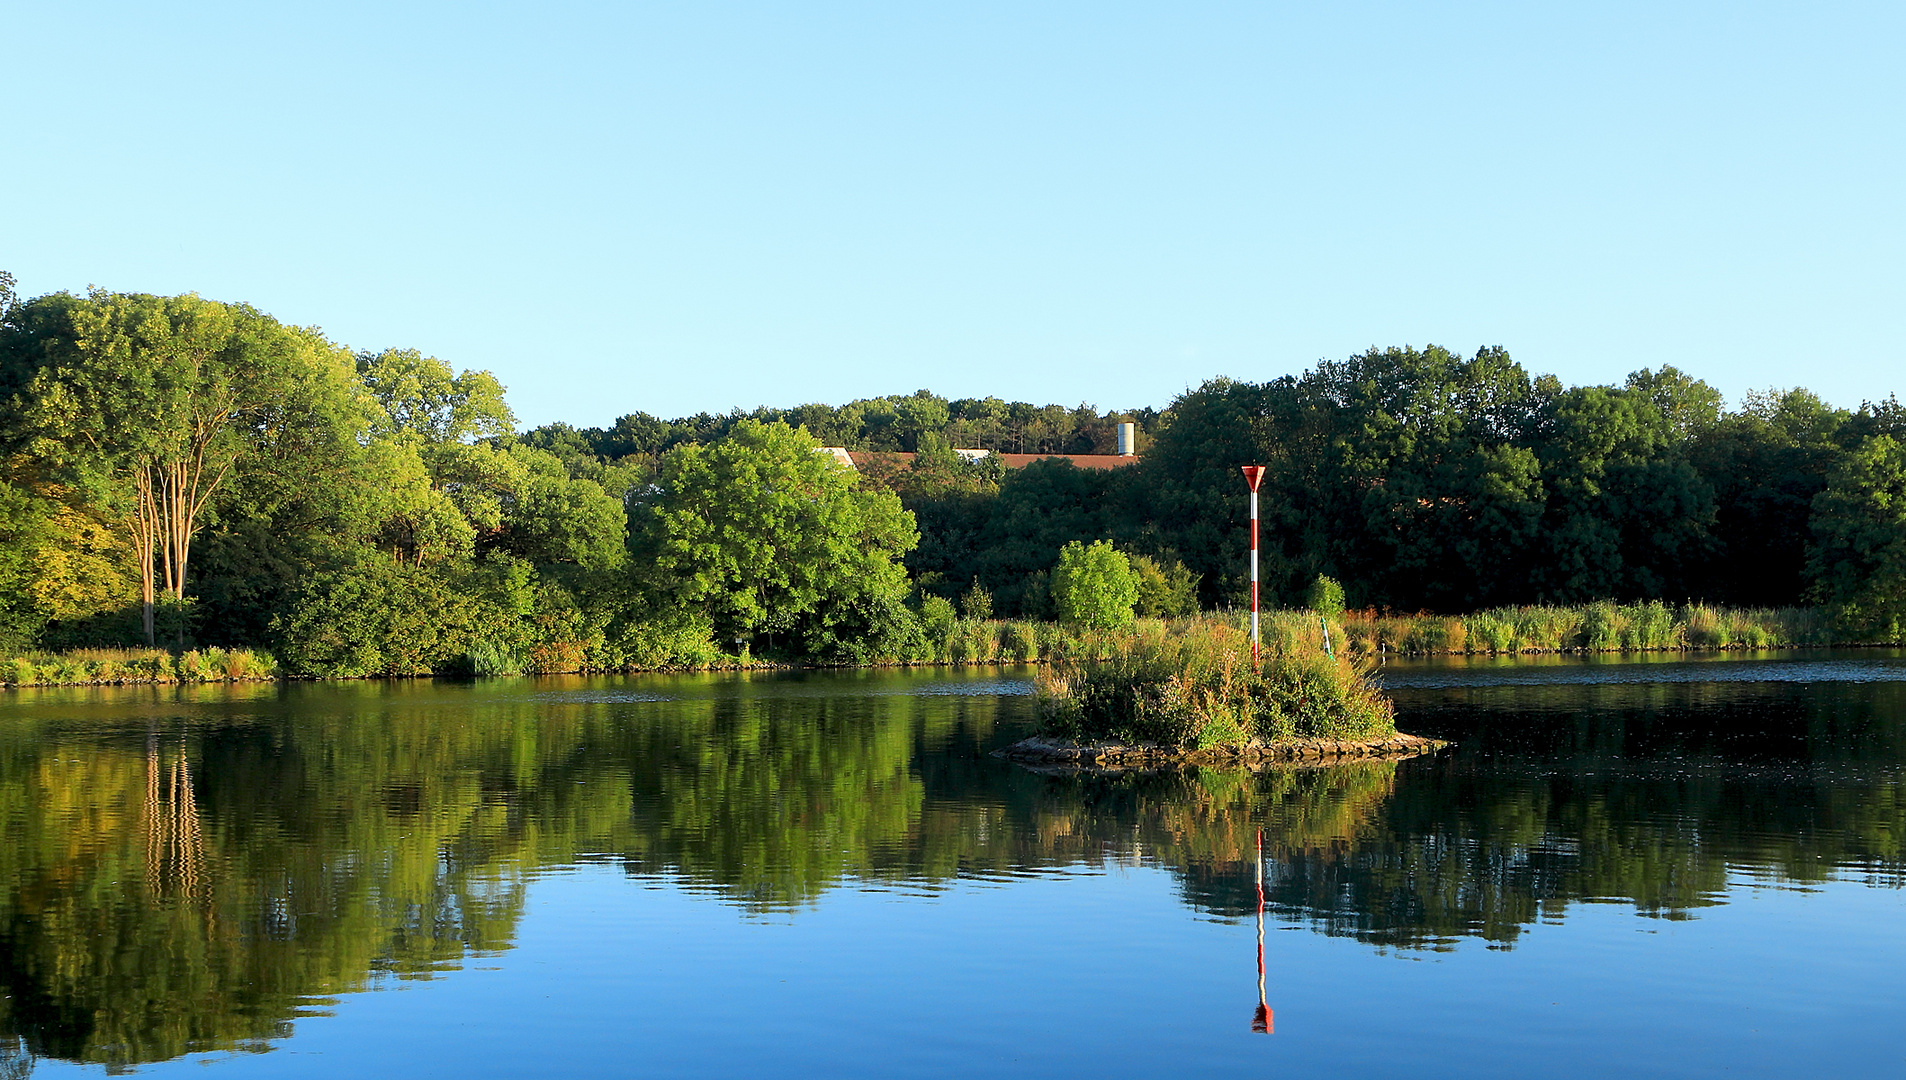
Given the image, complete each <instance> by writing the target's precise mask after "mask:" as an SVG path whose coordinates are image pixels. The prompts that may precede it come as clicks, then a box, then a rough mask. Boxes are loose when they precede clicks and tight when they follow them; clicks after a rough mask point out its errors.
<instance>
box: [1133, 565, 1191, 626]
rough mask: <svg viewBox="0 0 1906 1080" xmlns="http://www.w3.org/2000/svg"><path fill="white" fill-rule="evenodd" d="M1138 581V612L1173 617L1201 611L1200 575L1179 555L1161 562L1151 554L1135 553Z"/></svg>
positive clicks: (1134, 569) (1158, 616)
mask: <svg viewBox="0 0 1906 1080" xmlns="http://www.w3.org/2000/svg"><path fill="white" fill-rule="evenodd" d="M1131 562H1132V573H1133V575H1134V576H1135V577H1136V578H1137V581H1138V603H1137V607H1136V610H1137V612H1138V616H1139V617H1140V618H1144V619H1170V618H1178V617H1180V616H1184V615H1195V614H1197V611H1198V575H1196V574H1194V573H1192V572H1191V570H1190V569H1189V568H1187V567H1186V566H1185V564H1183V563H1181V562H1179V561H1178V560H1176V559H1171V560H1169V561H1167V562H1164V563H1160V562H1159V561H1158V560H1156V559H1153V558H1151V557H1150V556H1148V555H1134V556H1132V557H1131Z"/></svg>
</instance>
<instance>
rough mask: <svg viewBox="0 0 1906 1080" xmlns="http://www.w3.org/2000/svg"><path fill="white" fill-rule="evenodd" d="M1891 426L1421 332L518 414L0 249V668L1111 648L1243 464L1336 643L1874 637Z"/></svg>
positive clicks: (1902, 552)
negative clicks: (1145, 376) (879, 392)
mask: <svg viewBox="0 0 1906 1080" xmlns="http://www.w3.org/2000/svg"><path fill="white" fill-rule="evenodd" d="M630 393H631V395H632V396H633V395H636V394H638V393H639V388H632V389H631V390H630ZM634 404H637V402H633V401H632V402H631V405H634ZM1123 422H1130V423H1133V424H1135V425H1136V427H1137V431H1138V441H1139V449H1140V455H1139V458H1138V460H1137V462H1136V463H1134V464H1132V465H1129V466H1126V467H1122V468H1115V469H1087V468H1080V467H1076V466H1074V465H1073V464H1072V463H1070V462H1069V461H1068V460H1066V459H1065V458H1064V457H1052V458H1048V459H1045V460H1040V461H1036V462H1034V463H1033V464H1031V465H1028V466H1026V467H1023V468H1016V469H1007V468H1005V467H1004V464H1003V462H1002V460H1001V459H1000V457H999V456H997V455H994V456H991V457H988V458H984V459H982V460H979V461H977V462H974V461H969V460H968V457H967V456H964V455H960V454H956V453H954V449H955V448H961V449H986V450H994V451H999V452H1001V453H1026V454H1044V455H1065V454H1084V453H1106V452H1110V451H1112V450H1113V449H1114V446H1115V429H1116V426H1117V425H1118V424H1119V423H1123ZM1902 440H1906V409H1902V407H1901V406H1900V404H1899V403H1898V401H1897V400H1895V399H1893V398H1891V397H1889V398H1886V399H1885V400H1881V401H1875V402H1869V403H1867V404H1864V405H1862V406H1861V407H1860V408H1858V409H1856V410H1848V409H1842V408H1836V407H1833V406H1830V405H1828V404H1826V403H1825V402H1823V401H1821V400H1820V399H1819V398H1818V397H1816V396H1815V395H1813V394H1811V393H1809V392H1807V391H1805V390H1800V389H1789V390H1772V391H1767V392H1765V393H1759V394H1753V395H1750V396H1749V397H1748V398H1747V400H1746V401H1745V402H1744V403H1743V404H1742V405H1741V406H1740V407H1739V408H1738V409H1732V410H1730V409H1728V408H1726V407H1724V404H1723V401H1722V398H1721V395H1720V394H1719V393H1718V392H1717V391H1715V390H1714V389H1713V388H1712V387H1710V386H1708V385H1707V384H1705V383H1703V382H1701V381H1700V380H1699V379H1697V378H1694V377H1693V376H1691V375H1688V374H1685V373H1683V372H1681V371H1679V370H1677V369H1675V368H1672V367H1662V368H1660V369H1657V370H1652V371H1638V372H1636V373H1634V374H1633V375H1631V376H1629V377H1628V379H1627V380H1626V381H1625V383H1623V384H1622V385H1620V386H1577V387H1567V386H1564V385H1562V384H1561V383H1560V382H1559V381H1558V380H1556V379H1554V378H1553V377H1550V376H1540V375H1531V374H1529V373H1528V372H1526V371H1525V370H1524V369H1523V368H1522V367H1521V366H1520V365H1519V364H1517V363H1516V362H1514V361H1513V360H1511V359H1510V357H1509V355H1508V354H1507V353H1506V352H1505V351H1503V350H1501V349H1496V348H1487V349H1482V350H1480V351H1478V352H1477V353H1476V354H1475V355H1474V356H1471V357H1463V356H1459V355H1456V354H1453V353H1450V352H1448V351H1446V350H1443V349H1440V348H1433V347H1432V348H1423V349H1416V348H1387V349H1374V348H1373V349H1371V350H1369V351H1367V352H1365V353H1363V354H1360V355H1357V356H1353V357H1350V358H1347V359H1343V360H1332V361H1325V362H1321V363H1319V364H1317V365H1316V366H1315V367H1313V368H1312V369H1310V370H1309V371H1306V372H1304V373H1303V374H1301V375H1294V376H1284V377H1280V378H1275V379H1271V380H1269V381H1266V382H1261V383H1254V382H1248V381H1237V380H1232V379H1223V378H1220V379H1213V380H1211V381H1208V382H1206V383H1204V384H1203V385H1201V386H1198V387H1197V388H1195V389H1193V390H1190V391H1188V392H1186V393H1184V394H1182V395H1180V396H1179V397H1178V398H1177V399H1176V400H1174V401H1173V402H1171V403H1170V405H1169V407H1167V408H1164V409H1162V410H1159V409H1149V408H1147V409H1137V410H1123V411H1099V410H1097V409H1095V408H1092V407H1088V406H1083V405H1081V406H1078V407H1072V408H1067V407H1062V406H1056V405H1050V406H1034V405H1031V404H1027V403H1024V402H1011V401H1006V400H1004V399H1000V398H983V399H960V400H948V399H945V398H942V397H938V396H936V395H934V394H931V393H928V392H926V391H920V392H918V393H915V394H911V395H902V396H892V397H879V398H868V399H864V400H860V401H854V402H849V403H847V404H845V405H839V406H830V405H822V404H808V405H800V406H796V407H792V408H765V407H764V408H760V409H756V410H754V411H753V412H748V413H743V412H739V411H737V412H734V413H729V414H723V415H714V414H707V413H704V414H699V415H696V416H692V417H683V418H677V419H661V418H658V417H655V416H651V415H649V414H647V413H643V412H639V411H632V412H630V413H628V414H626V415H623V416H622V417H621V418H620V419H618V420H617V421H616V422H615V423H614V424H612V425H609V426H607V427H600V428H578V427H573V426H570V425H566V424H548V425H544V426H541V427H537V428H533V429H529V430H522V429H520V428H519V426H518V424H517V423H516V419H515V417H514V415H513V413H512V412H511V410H510V407H509V405H508V403H507V401H506V399H505V394H504V388H503V387H502V385H501V384H500V383H499V382H498V380H497V379H495V378H494V377H493V376H492V375H490V374H489V373H487V372H483V371H467V370H466V371H459V370H457V369H456V368H455V367H454V366H453V365H451V364H448V363H445V362H443V361H441V360H438V359H436V358H433V357H431V356H429V355H426V354H425V353H423V352H421V351H419V350H416V349H410V348H387V349H381V350H364V351H353V350H352V349H350V348H347V347H345V346H343V345H340V344H338V343H335V342H333V341H331V340H330V339H328V338H327V337H326V336H325V335H324V334H323V333H321V332H320V331H318V330H317V329H315V328H309V327H296V326H289V325H286V324H283V323H281V322H279V321H277V320H276V319H273V318H272V317H271V316H269V315H268V314H266V313H264V312H261V311H258V310H256V309H255V308H252V307H250V306H248V305H244V304H233V303H222V302H217V301H213V300H209V299H204V298H201V297H198V296H194V295H185V296H150V295H143V294H127V293H113V292H108V291H104V290H94V291H91V292H89V293H87V294H85V295H74V294H69V293H55V294H51V295H47V296H40V297H36V298H20V297H16V296H14V295H13V291H12V288H11V279H10V278H0V654H4V657H5V659H0V681H7V682H16V683H17V682H24V681H116V680H129V679H138V678H152V679H183V680H192V679H217V678H248V677H257V676H259V675H267V674H269V675H279V674H282V675H292V676H319V677H339V676H387V675H419V674H432V673H437V674H459V673H460V674H466V675H482V674H502V673H515V672H560V671H617V670H629V669H649V668H667V667H711V666H723V665H744V664H755V663H763V662H772V663H800V664H872V663H930V662H960V661H967V660H971V661H979V660H995V659H1005V660H1038V659H1045V660H1054V659H1067V658H1070V659H1075V660H1076V659H1077V658H1079V657H1082V656H1085V655H1087V653H1088V652H1089V651H1090V650H1092V649H1095V648H1096V649H1098V650H1099V651H1100V652H1103V653H1105V654H1106V655H1108V656H1109V657H1111V658H1112V659H1114V660H1115V661H1116V662H1117V663H1121V664H1129V665H1138V666H1143V665H1144V664H1148V663H1150V662H1151V660H1149V659H1145V658H1146V657H1151V656H1152V655H1153V652H1148V651H1147V650H1156V649H1158V648H1164V647H1165V646H1164V645H1163V644H1161V643H1164V642H1170V641H1179V642H1181V643H1182V642H1183V641H1189V640H1191V638H1190V637H1189V636H1186V635H1196V634H1206V635H1212V634H1217V633H1218V631H1217V630H1215V629H1212V628H1211V627H1210V626H1209V625H1207V624H1204V623H1195V624H1192V626H1193V628H1190V629H1185V630H1183V631H1157V632H1156V633H1154V632H1151V631H1147V633H1145V634H1138V633H1136V631H1133V630H1129V629H1126V628H1128V627H1132V626H1135V625H1137V624H1136V623H1134V621H1133V620H1135V619H1183V618H1185V617H1189V616H1198V615H1200V614H1201V613H1210V612H1224V611H1232V612H1235V611H1236V610H1237V609H1238V608H1239V607H1241V606H1242V604H1243V601H1244V599H1245V597H1246V596H1247V595H1248V593H1247V586H1246V578H1245V573H1244V569H1245V564H1244V560H1243V558H1242V554H1243V553H1242V551H1241V550H1240V544H1239V537H1240V536H1241V534H1242V529H1243V520H1242V515H1243V505H1244V500H1243V498H1242V491H1243V487H1242V484H1241V482H1240V481H1239V479H1238V477H1237V473H1236V467H1237V465H1238V464H1240V463H1244V462H1257V463H1261V464H1263V465H1265V466H1266V469H1267V472H1266V475H1265V479H1264V483H1263V498H1262V503H1263V507H1264V513H1265V528H1264V533H1263V535H1264V540H1265V550H1264V553H1263V566H1264V585H1263V593H1264V596H1265V599H1266V603H1267V606H1270V607H1280V606H1281V607H1291V608H1295V607H1299V606H1304V605H1309V606H1311V607H1318V606H1319V605H1321V607H1322V608H1323V609H1326V610H1325V611H1324V614H1325V615H1326V616H1327V617H1328V618H1330V619H1332V620H1334V623H1335V625H1337V626H1339V627H1340V631H1341V633H1342V634H1343V636H1344V641H1343V642H1342V643H1343V644H1347V645H1348V646H1349V649H1348V650H1347V651H1348V652H1349V653H1351V654H1357V653H1361V652H1366V651H1368V652H1375V653H1379V654H1381V653H1383V652H1385V651H1388V650H1400V651H1437V650H1444V651H1516V650H1523V649H1530V648H1538V649H1565V648H1626V647H1635V648H1648V647H1708V646H1731V645H1755V644H1770V645H1771V644H1822V643H1828V642H1881V641H1899V640H1900V639H1901V638H1902V637H1903V636H1906V446H1903V445H1902ZM822 446H838V447H847V448H850V449H852V450H856V451H867V452H873V453H879V452H886V453H887V457H885V458H881V459H872V460H869V461H868V462H867V464H866V465H865V467H863V468H861V469H859V470H855V469H850V468H847V467H845V466H844V465H842V464H841V463H840V462H838V461H837V459H836V458H835V457H833V456H831V455H827V454H821V453H817V452H816V450H817V449H818V448H819V447H822ZM901 455H912V456H911V457H903V456H901ZM1320 577H1327V578H1329V579H1331V580H1333V581H1337V582H1341V583H1342V584H1341V586H1340V591H1341V596H1340V597H1329V596H1325V597H1315V596H1312V595H1311V591H1312V588H1313V586H1315V584H1316V583H1317V581H1318V580H1319V578H1320ZM1339 605H1340V606H1342V607H1343V608H1345V609H1347V613H1346V614H1342V615H1341V616H1339V615H1338V614H1337V613H1336V611H1335V610H1329V609H1333V608H1334V607H1336V606H1339ZM1198 627H1202V629H1198ZM1160 634H1162V635H1164V636H1162V637H1161V636H1159V635H1160ZM1173 634H1178V635H1179V636H1178V637H1173V636H1172V635H1173ZM1172 647H1177V646H1175V645H1174V646H1172ZM86 650H93V651H90V652H89V651H86ZM126 650H132V651H130V652H128V651H126ZM141 650H151V651H141ZM1313 661H1315V657H1314V656H1312V657H1309V658H1307V659H1305V660H1304V662H1305V663H1311V662H1313ZM1280 662H1281V661H1280ZM1343 662H1346V663H1348V662H1351V659H1350V658H1349V657H1346V658H1345V659H1344V661H1343ZM87 665H91V666H90V667H89V666H87ZM141 665H144V666H143V667H142V666H141ZM148 669H150V670H148ZM89 673H90V674H89ZM1253 700H1257V699H1253ZM1255 722H1256V721H1255V720H1254V721H1253V723H1255Z"/></svg>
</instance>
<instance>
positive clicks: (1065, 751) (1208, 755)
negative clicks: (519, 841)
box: [993, 732, 1451, 771]
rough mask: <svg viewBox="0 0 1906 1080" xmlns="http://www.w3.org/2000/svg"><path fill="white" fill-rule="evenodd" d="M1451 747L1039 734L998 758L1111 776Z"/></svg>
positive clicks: (1415, 742) (1401, 741) (1412, 741)
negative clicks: (1184, 746)
mask: <svg viewBox="0 0 1906 1080" xmlns="http://www.w3.org/2000/svg"><path fill="white" fill-rule="evenodd" d="M1449 745H1451V744H1450V743H1449V742H1447V741H1445V740H1442V739H1426V738H1423V737H1422V736H1420V735H1405V734H1403V733H1401V732H1398V733H1397V734H1394V735H1382V736H1378V737H1376V738H1372V739H1292V740H1290V741H1288V742H1275V743H1263V742H1256V741H1252V742H1248V743H1241V744H1239V745H1236V746H1213V747H1208V748H1206V749H1202V750H1181V749H1178V748H1177V747H1172V746H1159V745H1157V744H1155V743H1075V742H1071V741H1068V740H1065V739H1051V738H1047V737H1045V736H1043V735H1035V736H1033V737H1032V738H1030V739H1021V740H1020V741H1019V742H1016V743H1014V744H1012V745H1011V746H1008V747H1006V748H1005V749H1003V750H995V751H993V756H994V757H1001V758H1005V759H1006V760H1008V761H1015V762H1018V763H1020V764H1022V765H1027V766H1032V767H1035V768H1039V769H1040V770H1041V771H1044V770H1045V769H1049V768H1055V767H1056V768H1059V769H1065V770H1074V769H1077V770H1093V771H1110V770H1118V769H1150V768H1157V767H1159V766H1163V765H1220V766H1233V767H1235V766H1246V767H1248V766H1254V765H1274V764H1282V763H1287V762H1289V763H1298V764H1330V763H1333V762H1337V761H1357V760H1369V759H1372V758H1383V759H1398V758H1412V757H1417V756H1420V755H1422V754H1431V753H1435V752H1436V751H1438V750H1441V749H1443V748H1444V747H1446V746H1449Z"/></svg>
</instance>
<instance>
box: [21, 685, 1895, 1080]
mask: <svg viewBox="0 0 1906 1080" xmlns="http://www.w3.org/2000/svg"><path fill="white" fill-rule="evenodd" d="M1029 678H1030V675H1029V673H1028V672H1025V671H1015V670H1010V669H968V670H964V671H933V672H911V673H908V672H876V673H866V672H857V673H844V674H806V675H777V676H753V677H744V676H703V677H696V676H684V677H654V678H622V679H580V678H577V679H543V680H528V679H524V680H491V681H485V682H482V683H477V684H455V683H392V684H382V683H360V684H327V685H293V686H285V687H278V686H256V687H239V688H204V689H151V688H144V689H140V688H133V689H118V690H47V691H19V692H11V693H7V694H5V695H4V696H0V1080H17V1078H20V1077H24V1076H27V1075H34V1076H49V1077H50V1076H58V1075H65V1074H69V1073H72V1072H75V1071H81V1072H91V1073H98V1072H101V1071H112V1072H121V1071H128V1070H136V1071H138V1072H141V1073H150V1074H155V1075H167V1074H184V1075H190V1076H195V1077H202V1076H207V1075H210V1076H224V1077H234V1078H235V1077H249V1076H313V1077H317V1076H325V1077H333V1076H345V1075H361V1076H386V1075H388V1076H396V1075H444V1076H469V1077H478V1076H484V1077H487V1076H498V1077H505V1076H508V1077H520V1076H554V1075H569V1074H578V1075H606V1076H620V1075H626V1076H650V1075H654V1076H744V1075H747V1076H757V1077H758V1076H801V1075H814V1076H881V1077H887V1076H895V1075H922V1076H954V1075H960V1076H970V1075H975V1074H1006V1073H1014V1074H1033V1073H1037V1074H1041V1075H1078V1076H1092V1077H1111V1076H1157V1075H1163V1074H1167V1073H1174V1074H1176V1073H1186V1072H1193V1071H1217V1072H1221V1073H1222V1074H1224V1075H1231V1076H1269V1075H1298V1076H1322V1075H1331V1076H1344V1075H1383V1076H1400V1075H1406V1074H1407V1075H1410V1076H1415V1077H1423V1076H1452V1077H1457V1076H1460V1077H1476V1076H1514V1077H1531V1076H1589V1075H1630V1076H1672V1077H1688V1076H1706V1075H1721V1074H1727V1075H1734V1076H1739V1075H1750V1076H1756V1075H1757V1076H1789V1075H1797V1074H1803V1073H1804V1074H1815V1075H1833V1074H1841V1075H1873V1076H1900V1075H1906V974H1903V973H1906V888H1903V887H1906V852H1902V843H1903V842H1906V798H1903V797H1902V795H1901V787H1900V781H1901V779H1902V774H1903V773H1906V655H1902V654H1901V653H1899V652H1881V651H1872V650H1867V651H1860V652H1850V653H1843V654H1827V653H1807V654H1784V655H1773V654H1769V655H1761V656H1748V657H1742V656H1738V655H1736V656H1731V657H1726V658H1718V657H1717V658H1699V659H1687V658H1682V657H1665V656H1658V657H1648V658H1645V659H1639V660H1637V659H1634V658H1629V659H1628V660H1626V661H1621V660H1611V659H1607V658H1595V659H1591V660H1584V659H1580V658H1553V659H1548V660H1539V661H1530V660H1521V661H1516V662H1500V661H1467V662H1465V661H1441V662H1433V663H1428V662H1426V663H1403V664H1392V665H1391V666H1390V667H1389V668H1387V669H1386V671H1385V679H1386V681H1387V683H1388V685H1389V686H1390V688H1391V689H1392V691H1393V693H1394V694H1395V696H1396V698H1397V701H1398V706H1399V726H1401V727H1402V728H1403V729H1404V730H1406V731H1412V732H1416V733H1418V734H1425V735H1436V736H1441V737H1444V738H1449V739H1454V740H1456V741H1457V743H1458V745H1457V747H1456V748H1455V749H1453V750H1451V751H1448V752H1445V753H1443V754H1440V755H1437V756H1435V757H1433V758H1424V759H1417V760H1412V761H1407V762H1403V763H1400V764H1398V763H1362V764H1351V765H1344V766H1339V767H1335V768H1328V769H1292V770H1276V771H1268V772H1262V773H1257V774H1251V773H1228V772H1211V771H1205V772H1197V771H1192V772H1185V773H1180V774H1169V775H1152V776H1146V777H1127V778H1104V777H1097V778H1093V777H1080V776H1045V775H1038V774H1035V773H1033V772H1029V771H1027V770H1025V769H1022V768H1019V767H1017V766H1014V765H1010V764H1007V763H1005V762H1002V761H999V760H998V759H995V758H992V757H990V756H989V753H988V752H989V751H990V750H992V749H994V748H996V747H999V746H1002V745H1005V744H1006V743H1009V742H1011V741H1013V740H1015V739H1017V738H1019V737H1021V736H1023V735H1024V734H1026V733H1027V728H1028V720H1029V712H1030V708H1029V706H1030V704H1031V702H1030V699H1029V698H1028V697H1027V696H1026V695H1027V694H1028V692H1029V689H1030V683H1029ZM1260 837H1261V850H1262V876H1261V878H1260V871H1259V865H1260V864H1259V850H1260ZM1260 880H1261V881H1262V892H1261V894H1260V885H1259V882H1260ZM1260 896H1261V900H1260ZM1260 910H1261V912H1262V915H1261V922H1260V914H1259V913H1260ZM1260 926H1261V929H1260ZM1260 941H1261V943H1262V958H1263V975H1262V981H1261V983H1260V975H1259V948H1260ZM1260 986H1261V992H1262V995H1263V1002H1264V1004H1265V1005H1266V1006H1267V1007H1268V1016H1265V1017H1264V1018H1263V1019H1264V1020H1265V1023H1263V1024H1262V1026H1264V1027H1266V1028H1268V1029H1269V1030H1268V1031H1264V1032H1258V1031H1254V1030H1253V1021H1254V1019H1255V1018H1257V1015H1258V1014H1257V1010H1258V1006H1259V1002H1260Z"/></svg>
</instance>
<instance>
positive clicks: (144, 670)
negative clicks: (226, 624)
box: [0, 648, 278, 686]
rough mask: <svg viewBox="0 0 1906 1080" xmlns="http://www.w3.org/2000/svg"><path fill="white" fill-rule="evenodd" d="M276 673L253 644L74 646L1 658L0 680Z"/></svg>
mask: <svg viewBox="0 0 1906 1080" xmlns="http://www.w3.org/2000/svg"><path fill="white" fill-rule="evenodd" d="M277 677H278V662H277V661H276V660H273V659H272V657H271V654H270V653H267V652H263V651H260V650H256V649H216V648H214V649H191V650H188V651H186V652H181V653H175V652H170V651H168V650H165V649H73V650H71V651H68V652H31V653H22V654H18V655H15V656H11V657H6V658H0V685H6V686H84V685H98V684H117V683H189V682H246V681H250V680H254V679H275V678H277Z"/></svg>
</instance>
